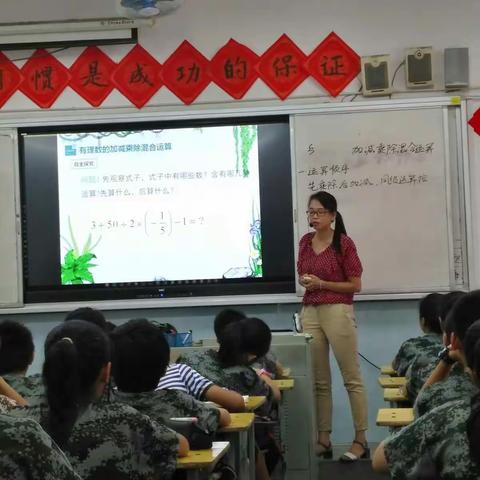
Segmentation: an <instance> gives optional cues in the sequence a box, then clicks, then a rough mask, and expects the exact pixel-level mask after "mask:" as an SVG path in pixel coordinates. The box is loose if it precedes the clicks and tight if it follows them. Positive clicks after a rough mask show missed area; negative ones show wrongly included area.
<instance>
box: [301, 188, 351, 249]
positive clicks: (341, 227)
mask: <svg viewBox="0 0 480 480" xmlns="http://www.w3.org/2000/svg"><path fill="white" fill-rule="evenodd" d="M312 200H317V202H320V203H321V204H322V205H323V208H324V209H325V210H328V211H329V212H330V213H335V214H336V216H335V229H334V231H333V240H332V247H333V249H334V250H335V251H336V252H337V253H339V254H341V253H342V243H341V240H342V233H343V234H344V235H346V234H347V230H346V229H345V224H344V223H343V217H342V216H341V215H340V212H339V211H338V210H337V200H336V198H335V197H334V196H333V195H332V194H331V193H328V192H323V191H322V192H316V193H314V194H313V195H310V198H309V199H308V204H309V205H310V202H311V201H312Z"/></svg>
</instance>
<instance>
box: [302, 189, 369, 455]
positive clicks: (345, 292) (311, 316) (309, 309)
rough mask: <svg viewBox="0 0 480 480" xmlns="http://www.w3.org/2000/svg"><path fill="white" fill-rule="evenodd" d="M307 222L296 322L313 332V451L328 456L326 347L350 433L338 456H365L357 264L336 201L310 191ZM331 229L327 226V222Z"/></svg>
mask: <svg viewBox="0 0 480 480" xmlns="http://www.w3.org/2000/svg"><path fill="white" fill-rule="evenodd" d="M307 215H308V222H309V225H310V227H312V228H313V229H314V230H315V231H314V232H311V233H307V234H306V235H304V236H303V237H302V239H301V240H300V247H299V254H298V264H297V269H298V276H299V282H300V284H301V285H302V286H303V287H305V289H306V292H305V295H304V297H303V309H302V314H301V317H302V323H303V329H304V332H305V333H309V334H310V335H312V336H313V340H312V355H313V368H314V378H315V387H316V388H315V394H316V402H317V430H318V436H317V445H316V450H317V455H319V456H322V457H324V458H332V445H331V443H330V433H331V431H332V386H331V375H330V364H329V347H330V345H331V346H332V350H333V353H334V355H335V358H336V359H337V363H338V365H339V367H340V371H341V372H342V376H343V380H344V384H345V387H346V389H347V392H348V396H349V399H350V407H351V410H352V416H353V423H354V428H355V438H354V440H353V443H352V446H351V447H350V449H349V451H347V452H345V453H344V454H343V455H342V456H341V457H340V460H341V461H344V462H353V461H355V460H358V459H359V458H367V457H368V455H369V450H368V447H367V440H366V438H365V431H366V430H367V416H368V415H367V414H368V412H367V398H366V395H365V389H364V386H363V382H362V376H361V373H360V366H359V363H358V355H357V325H356V323H355V317H354V314H353V305H352V304H353V294H354V293H356V292H359V291H360V289H361V275H362V264H361V262H360V259H359V258H358V255H357V249H356V247H355V244H354V243H353V241H352V239H351V238H349V237H348V236H347V232H346V230H345V226H344V224H343V220H342V216H341V215H340V213H339V212H338V211H337V201H336V200H335V197H334V196H333V195H330V194H329V193H327V192H318V193H315V194H313V195H312V196H311V197H310V199H309V202H308V210H307ZM333 224H335V228H334V229H332V225H333Z"/></svg>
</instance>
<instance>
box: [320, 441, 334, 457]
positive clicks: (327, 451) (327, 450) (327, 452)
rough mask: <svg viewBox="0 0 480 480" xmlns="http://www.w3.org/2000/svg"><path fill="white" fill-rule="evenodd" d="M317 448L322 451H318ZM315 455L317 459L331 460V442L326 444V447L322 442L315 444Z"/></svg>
mask: <svg viewBox="0 0 480 480" xmlns="http://www.w3.org/2000/svg"><path fill="white" fill-rule="evenodd" d="M318 447H322V448H323V450H319V448H318ZM316 453H317V457H319V458H324V459H325V460H331V459H332V458H333V450H332V442H328V445H325V444H324V443H323V442H317V448H316Z"/></svg>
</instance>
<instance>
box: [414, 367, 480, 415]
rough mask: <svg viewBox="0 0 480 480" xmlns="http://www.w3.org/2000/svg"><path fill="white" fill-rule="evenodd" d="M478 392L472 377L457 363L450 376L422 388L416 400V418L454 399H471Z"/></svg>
mask: <svg viewBox="0 0 480 480" xmlns="http://www.w3.org/2000/svg"><path fill="white" fill-rule="evenodd" d="M477 393H478V388H477V387H476V386H475V385H474V384H473V382H472V378H471V377H470V375H469V374H468V373H466V372H465V371H464V368H463V366H462V365H461V364H460V363H457V364H455V365H454V366H453V368H452V370H451V372H450V374H449V376H448V377H447V378H445V379H444V380H442V381H440V382H437V383H435V384H433V385H431V386H429V387H426V388H424V389H423V390H421V391H420V392H419V394H418V396H417V399H416V400H415V404H414V406H413V407H414V409H415V418H417V417H420V416H422V415H424V414H425V413H427V412H429V411H430V410H433V409H434V408H436V407H439V406H440V405H443V404H444V403H447V402H451V401H452V400H463V399H465V400H466V399H470V398H471V397H473V396H474V395H476V394H477Z"/></svg>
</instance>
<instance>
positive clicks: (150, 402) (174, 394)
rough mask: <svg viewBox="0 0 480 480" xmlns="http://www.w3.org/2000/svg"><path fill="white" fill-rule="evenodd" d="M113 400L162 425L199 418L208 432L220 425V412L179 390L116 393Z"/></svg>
mask: <svg viewBox="0 0 480 480" xmlns="http://www.w3.org/2000/svg"><path fill="white" fill-rule="evenodd" d="M113 400H114V401H118V402H122V403H126V404H127V405H130V406H131V407H133V408H135V409H136V410H138V411H139V412H141V413H143V414H145V415H148V416H149V417H150V418H152V419H153V420H156V421H157V422H160V423H164V424H165V423H168V420H169V419H170V418H173V417H197V418H198V426H199V427H200V428H201V429H202V430H206V431H208V432H216V431H217V430H218V427H219V425H220V423H219V421H220V411H219V410H218V408H212V407H209V406H207V405H205V404H204V403H202V402H200V401H198V400H195V399H194V398H193V397H192V396H190V395H188V394H187V393H184V392H181V391H179V390H157V391H154V392H143V393H126V392H120V391H118V390H116V391H115V393H114V395H113Z"/></svg>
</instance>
